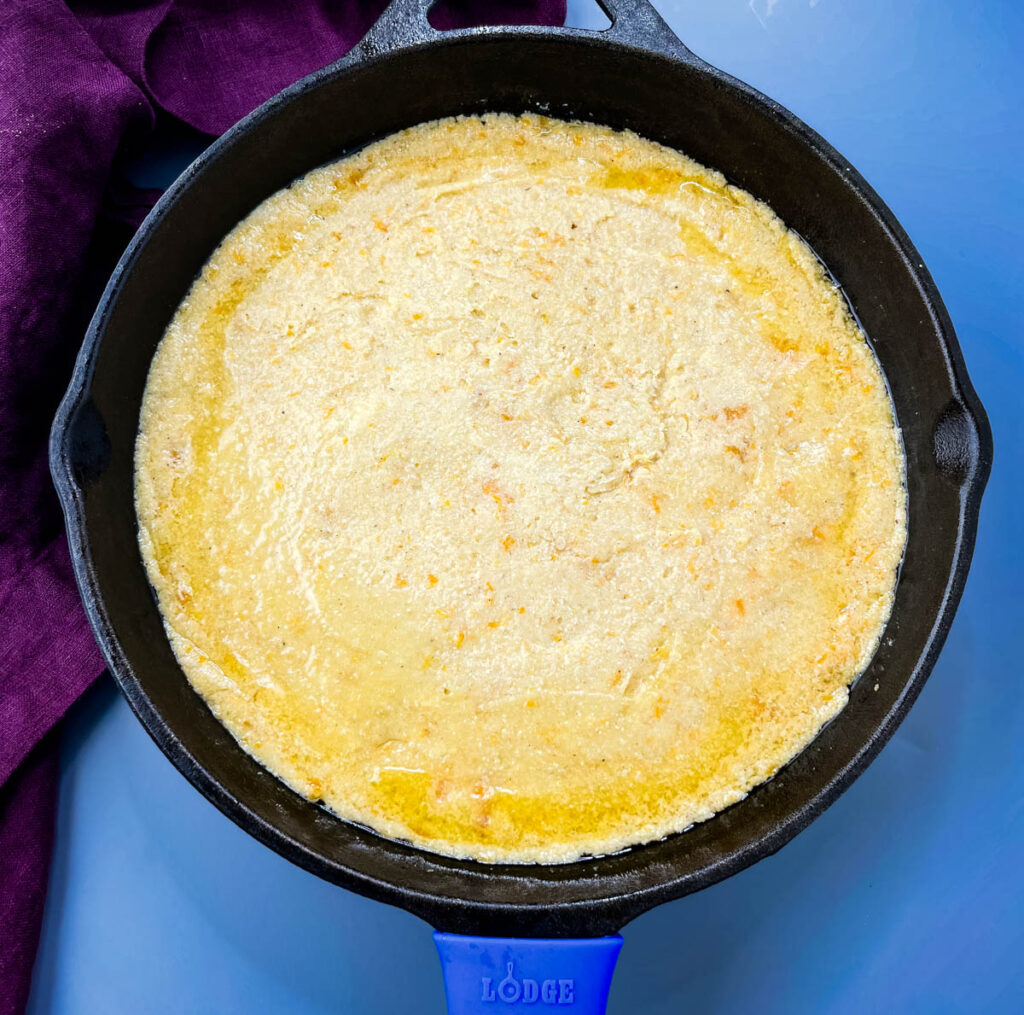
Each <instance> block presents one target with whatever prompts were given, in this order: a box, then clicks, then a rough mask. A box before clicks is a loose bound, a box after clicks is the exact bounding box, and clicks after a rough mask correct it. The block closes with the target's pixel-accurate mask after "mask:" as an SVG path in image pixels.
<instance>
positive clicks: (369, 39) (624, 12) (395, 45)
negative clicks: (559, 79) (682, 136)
mask: <svg viewBox="0 0 1024 1015" xmlns="http://www.w3.org/2000/svg"><path fill="white" fill-rule="evenodd" d="M436 2H437V0H391V2H390V3H389V4H388V5H387V7H385V8H384V10H383V11H382V12H381V15H380V17H379V18H378V19H377V21H376V23H375V24H374V25H373V26H372V27H371V28H370V30H369V31H368V32H367V33H366V35H365V36H364V37H363V39H362V40H361V41H360V42H359V43H357V45H356V46H355V47H354V48H353V50H352V59H365V58H367V57H371V58H372V57H375V56H381V55H385V54H387V53H389V52H392V51H394V50H396V49H401V48H403V47H405V46H416V45H420V44H423V43H428V42H433V41H435V40H437V39H439V38H441V37H442V36H443V35H487V34H488V33H490V32H502V31H506V30H507V28H508V26H502V25H499V26H494V27H484V28H470V29H461V30H454V31H450V32H449V31H440V30H438V29H436V28H434V27H433V26H432V25H431V24H430V22H429V20H428V17H427V16H428V15H429V13H430V8H431V7H433V6H434V4H435V3H436ZM597 3H598V5H599V6H600V8H601V9H602V10H603V11H604V12H605V14H607V15H608V20H609V21H610V22H611V25H610V26H609V27H608V28H607V29H605V30H604V31H603V32H600V33H594V32H592V31H591V30H589V29H582V28H539V27H536V26H525V27H524V28H521V29H518V30H520V31H525V32H528V33H530V34H533V33H536V34H540V35H568V36H580V35H592V34H601V35H604V36H606V37H607V38H609V39H611V40H613V41H615V42H619V43H623V44H625V45H629V46H638V47H640V48H642V49H648V50H653V51H654V52H658V53H664V54H666V55H669V56H674V57H676V58H678V59H683V60H690V61H693V60H696V57H694V55H693V54H692V53H691V52H690V51H689V50H688V49H687V48H686V47H685V46H684V45H683V43H682V42H680V40H679V38H678V37H677V36H676V34H675V33H674V32H673V31H672V29H671V28H669V27H668V25H667V24H666V23H665V22H664V21H663V20H662V18H661V15H660V14H658V12H657V11H656V10H655V9H654V6H653V5H652V4H651V2H650V0H597ZM514 30H516V29H514Z"/></svg>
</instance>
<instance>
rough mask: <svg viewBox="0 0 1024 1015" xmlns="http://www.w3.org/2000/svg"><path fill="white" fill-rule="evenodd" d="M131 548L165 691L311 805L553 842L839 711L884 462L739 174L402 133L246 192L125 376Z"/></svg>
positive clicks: (857, 360) (879, 562) (752, 770)
mask: <svg viewBox="0 0 1024 1015" xmlns="http://www.w3.org/2000/svg"><path fill="white" fill-rule="evenodd" d="M136 469H137V476H136V479H137V488H136V497H137V509H138V518H139V540H140V544H141V548H142V553H143V556H144V559H145V562H146V566H147V568H148V571H149V576H150V579H151V581H152V583H153V586H154V588H155V590H156V593H157V595H158V597H159V602H160V607H161V610H162V612H163V616H164V619H165V623H166V626H167V631H168V635H169V637H170V639H171V643H172V645H173V647H174V650H175V652H176V654H177V657H178V659H179V661H180V663H181V666H182V668H183V669H184V671H185V673H186V674H187V676H188V678H189V680H190V681H191V682H192V684H193V685H194V686H195V688H196V689H197V690H198V692H199V693H200V694H201V695H202V696H203V697H204V698H205V699H206V701H207V702H208V704H209V706H210V707H211V708H212V709H213V711H214V713H215V714H216V715H217V717H218V718H219V719H220V720H221V722H223V723H224V725H225V726H226V727H227V728H228V729H229V730H230V731H231V732H232V733H233V734H234V736H235V737H237V738H238V740H239V742H240V743H241V744H242V745H243V747H244V748H245V749H246V750H247V751H249V752H250V753H251V754H252V755H253V756H254V757H255V758H257V759H258V760H259V761H261V762H262V763H263V764H265V765H266V766H267V768H269V769H270V770H271V771H272V772H274V773H276V774H277V775H278V776H280V778H282V779H283V780H285V781H286V782H287V783H288V784H289V785H290V786H292V787H294V788H295V789H296V790H297V791H298V792H300V793H302V794H304V795H305V796H307V797H308V798H310V799H311V800H318V801H322V802H323V803H324V804H325V805H326V806H328V807H329V808H331V809H332V810H333V811H335V812H337V813H338V814H339V815H341V816H342V817H344V818H349V819H352V820H355V821H359V822H362V823H364V824H366V825H369V826H371V827H372V828H374V829H376V830H377V831H379V832H381V833H383V834H385V835H388V836H392V837H396V838H401V839H406V840H409V841H411V842H413V843H415V844H417V845H419V846H422V847H424V848H426V849H430V850H434V851H437V852H441V853H447V854H451V855H455V856H468V857H475V858H478V859H482V860H490V861H498V860H500V861H513V862H537V861H539V862H556V861H566V860H572V859H574V858H577V857H579V856H581V855H584V854H594V853H606V852H609V851H612V850H616V849H620V848H622V847H624V846H628V845H630V844H633V843H639V842H644V841H648V840H651V839H655V838H658V837H661V836H664V835H666V834H667V833H669V832H674V831H679V830H681V829H684V828H686V827H687V826H689V825H691V824H693V823H694V822H696V821H701V820H704V819H705V818H708V817H710V816H711V815H712V814H714V813H715V812H716V811H718V810H720V809H721V808H723V807H725V806H727V805H728V804H730V803H733V802H734V801H736V800H739V799H740V798H741V797H743V796H744V795H745V794H746V793H747V792H748V791H749V790H750V789H751V788H752V787H753V786H755V785H756V784H758V783H760V782H762V781H763V780H765V779H767V778H769V777H770V776H771V775H772V774H773V773H774V772H775V771H776V770H777V769H778V768H779V767H780V766H781V765H784V764H785V763H786V762H787V761H788V760H789V759H791V758H792V757H793V756H794V755H795V754H796V753H797V752H798V751H800V749H801V748H802V747H803V746H804V745H805V744H807V742H808V741H809V740H810V739H811V738H812V737H814V735H815V734H816V733H817V732H818V730H819V729H820V728H821V726H822V724H823V723H825V722H826V721H827V720H829V719H830V718H832V717H833V716H834V715H835V714H836V713H837V712H838V711H839V710H840V709H841V708H842V707H843V705H844V703H845V702H846V700H847V686H848V685H849V683H850V682H851V680H853V678H854V677H856V676H857V674H858V673H859V672H860V671H861V670H862V669H863V668H864V666H865V665H866V664H867V662H868V660H869V658H870V656H871V654H872V652H873V650H874V648H875V645H876V643H877V641H878V638H879V636H880V632H881V630H882V628H883V625H884V623H885V620H886V618H887V616H888V614H889V609H890V605H891V602H892V593H893V585H894V581H895V574H896V568H897V565H898V562H899V560H900V555H901V553H902V550H903V545H904V539H905V517H904V488H903V480H902V477H903V459H902V451H901V445H900V441H899V435H898V432H897V430H896V428H895V426H894V422H893V416H892V412H891V408H890V403H889V399H888V395H887V392H886V388H885V384H884V382H883V378H882V376H881V373H880V371H879V368H878V365H877V363H876V361H875V359H874V358H873V356H872V353H871V351H870V349H869V348H868V345H867V342H866V341H865V339H864V336H863V335H862V334H861V332H860V331H859V330H858V328H857V326H856V324H855V323H854V321H853V320H852V319H851V317H850V315H849V313H848V312H847V309H846V307H845V304H844V301H843V298H842V296H841V295H840V293H839V292H838V291H837V290H836V289H835V287H834V286H833V285H832V284H831V283H830V282H829V281H828V280H827V279H826V278H825V276H824V275H823V273H822V271H821V269H820V267H819V265H818V263H817V262H816V260H815V258H814V256H813V255H812V254H811V252H810V250H809V249H808V248H807V247H806V246H805V245H804V243H803V242H802V241H801V240H800V239H799V238H798V237H797V236H795V235H794V234H793V233H791V232H788V231H787V230H786V228H785V226H784V225H783V224H782V223H781V222H780V221H779V220H778V218H776V217H775V215H774V214H773V213H772V212H771V210H770V209H769V208H767V207H766V206H765V205H764V204H761V203H759V202H757V201H756V200H754V199H753V198H752V197H751V196H750V195H749V194H747V193H745V192H744V191H741V190H738V189H736V188H735V187H732V186H728V185H726V183H725V182H724V180H723V179H722V177H721V176H719V175H718V174H717V173H714V172H711V171H710V170H707V169H704V168H702V167H701V166H699V165H697V164H696V163H694V162H692V161H690V160H689V159H687V158H685V157H684V156H682V155H680V154H678V153H676V152H674V151H670V150H668V149H665V148H662V147H660V146H658V145H655V144H652V143H650V142H648V141H645V140H643V139H641V138H639V137H637V136H635V135H633V134H630V133H618V132H614V131H612V130H609V129H606V128H603V127H597V126H592V125H585V124H578V123H573V124H570V123H565V122H561V121H557V120H551V119H547V118H543V117H536V116H526V117H512V116H508V115H501V116H497V115H491V116H485V117H483V118H460V119H451V120H444V121H441V122H438V123H430V124H424V125H421V126H419V127H415V128H412V129H411V130H407V131H404V132H403V133H400V134H397V135H395V136H393V137H390V138H387V139H386V140H384V141H381V142H379V143H377V144H374V145H371V146H370V147H369V148H367V149H365V150H364V151H362V152H360V153H359V154H357V155H354V156H352V157H350V158H347V159H344V160H342V161H340V162H337V163H335V164H334V165H330V166H326V167H324V168H322V169H318V170H316V171H315V172H312V173H310V174H309V175H308V176H306V177H304V178H302V179H301V180H299V181H297V182H296V183H295V184H293V185H292V186H291V187H289V188H288V189H287V190H285V191H282V192H281V193H279V194H276V195H275V196H273V197H271V198H270V199H269V200H267V201H266V202H264V203H263V204H262V205H261V206H260V207H258V208H257V209H256V210H255V211H254V212H253V213H252V214H251V215H250V216H249V217H248V218H247V219H245V221H243V222H242V223H241V224H240V225H239V226H238V227H237V228H236V229H235V230H234V231H233V232H232V233H231V234H230V235H229V236H228V237H227V239H225V240H224V242H223V243H222V244H221V246H220V247H219V248H218V249H217V251H216V252H215V253H214V255H213V256H212V257H211V258H210V261H209V263H208V264H207V265H206V267H205V268H204V269H203V271H202V274H201V275H200V277H199V278H198V280H197V281H196V283H195V285H194V286H193V288H192V290H191V292H190V293H189V295H188V297H187V298H186V300H185V301H184V303H182V305H181V307H180V308H179V310H178V312H177V314H176V316H175V318H174V320H173V321H172V323H171V325H170V327H169V328H168V329H167V333H166V335H165V336H164V338H163V341H162V343H161V345H160V347H159V349H158V351H157V354H156V357H155V359H154V361H153V366H152V370H151V373H150V377H149V382H148V387H147V389H146V395H145V402H144V405H143V412H142V425H141V429H140V432H139V438H138V446H137V452H136Z"/></svg>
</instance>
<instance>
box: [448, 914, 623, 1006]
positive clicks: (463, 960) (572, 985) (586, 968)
mask: <svg viewBox="0 0 1024 1015" xmlns="http://www.w3.org/2000/svg"><path fill="white" fill-rule="evenodd" d="M434 943H435V944H436V945H437V951H438V954H439V955H440V956H441V968H442V971H443V973H444V986H445V992H446V994H447V995H448V1015H497V1013H498V1012H515V1011H522V1012H534V1013H540V1012H549V1011H550V1012H556V1011H564V1012H567V1013H569V1012H571V1013H572V1015H605V1010H606V1008H607V1005H608V988H609V987H610V986H611V982H612V972H613V970H614V969H615V960H616V959H617V958H618V957H619V949H620V948H621V947H622V938H621V937H619V936H618V935H617V934H616V935H614V936H612V937H591V938H514V937H471V936H468V935H463V934H443V933H440V932H438V933H436V934H434Z"/></svg>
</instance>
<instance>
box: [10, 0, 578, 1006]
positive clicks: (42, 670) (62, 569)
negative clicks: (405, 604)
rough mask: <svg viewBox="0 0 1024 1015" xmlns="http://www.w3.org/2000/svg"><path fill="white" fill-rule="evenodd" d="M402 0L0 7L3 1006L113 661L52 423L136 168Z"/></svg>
mask: <svg viewBox="0 0 1024 1015" xmlns="http://www.w3.org/2000/svg"><path fill="white" fill-rule="evenodd" d="M383 6H384V0H334V2H329V0H248V2H241V0H134V2H122V3H115V2H111V0H78V2H75V0H70V2H63V0H2V2H0V1015H16V1013H20V1012H22V1011H23V1010H24V1006H25V1002H26V999H27V997H28V991H29V985H30V982H31V969H32V961H33V958H34V954H35V949H36V943H37V941H38V937H39V928H40V921H41V919H42V910H43V901H44V898H45V891H46V877H47V870H48V866H49V857H50V847H51V841H52V836H53V808H54V801H55V798H56V779H57V766H56V761H55V759H56V753H55V738H54V737H52V736H49V737H48V736H47V733H48V732H49V731H50V730H51V729H52V728H53V726H54V725H55V724H56V723H57V722H58V721H59V720H60V719H61V717H62V716H63V715H64V713H65V712H66V710H67V709H68V707H69V706H70V705H71V704H72V702H74V701H75V699H76V698H77V697H78V696H79V695H80V694H81V693H82V691H84V690H85V688H86V687H87V686H88V685H89V684H90V683H91V682H92V681H93V680H94V679H95V678H96V677H97V676H98V675H99V674H100V673H101V672H102V670H103V660H102V659H101V657H100V655H99V652H98V651H97V649H96V646H95V644H94V642H93V639H92V635H91V633H90V631H89V628H88V625H87V623H86V620H85V616H84V614H83V612H82V609H81V606H80V603H79V600H78V594H77V592H76V590H75V587H74V581H73V579H72V574H71V566H70V561H69V559H68V552H67V547H66V544H65V541H64V536H63V520H62V518H61V516H60V511H59V508H58V506H57V502H56V498H55V495H54V493H53V490H52V488H51V485H50V478H49V471H48V467H47V458H46V442H47V434H48V431H49V427H50V421H51V420H52V418H53V414H54V411H55V410H56V407H57V403H58V401H59V400H60V397H61V395H62V393H63V391H64V389H65V387H66V385H67V382H68V379H69V377H70V373H71V365H72V362H73V360H74V356H75V353H76V351H77V349H78V346H79V343H80V342H81V338H82V334H83V331H84V328H85V324H86V322H87V320H88V316H89V314H90V313H91V310H92V308H93V306H94V305H95V302H96V298H97V296H98V293H99V291H100V288H101V286H102V284H103V282H104V280H105V276H106V275H107V274H108V273H109V271H110V269H111V267H112V266H113V263H114V262H115V260H116V257H117V254H118V253H119V251H120V249H121V248H122V247H123V245H124V243H125V242H126V241H127V238H128V237H129V236H130V234H131V231H132V229H133V228H134V227H135V226H136V225H137V224H138V221H139V220H140V218H141V216H142V215H143V214H144V212H145V209H146V206H147V203H148V199H151V195H146V194H142V193H139V192H134V193H133V191H132V189H131V188H130V187H129V186H128V185H127V184H126V183H125V181H124V180H123V179H122V178H121V176H120V173H119V169H120V167H121V166H122V165H123V163H124V159H125V157H126V156H129V155H130V154H131V153H132V152H133V151H137V150H138V149H139V147H140V146H141V145H142V144H144V142H145V140H146V138H147V137H148V136H149V134H150V132H151V131H152V129H153V127H154V124H155V122H156V118H157V114H158V113H162V114H170V115H171V116H174V117H177V118H178V119H180V120H182V121H184V122H185V123H187V124H189V125H191V126H192V127H194V128H196V129H198V130H200V131H203V132H205V133H208V134H217V133H220V132H222V131H223V130H225V129H226V128H227V127H229V126H230V125H231V124H232V123H234V122H235V121H236V120H237V119H238V118H239V117H241V116H243V115H244V114H245V113H248V112H249V111H250V110H251V109H252V108H254V107H255V106H256V105H258V104H259V103H260V102H262V101H263V100H264V99H266V98H268V97H269V96H271V95H273V94H274V93H275V92H277V91H279V90H280V89H281V88H283V87H284V86H285V85H287V84H290V83H291V82H292V81H294V80H296V79H297V78H299V77H301V76H302V75H304V74H306V73H308V72H310V71H312V70H315V69H316V68H317V67H320V66H323V65H324V64H327V63H330V62H331V61H333V60H335V59H337V58H338V57H339V56H341V55H342V54H343V53H344V52H345V51H346V50H347V49H348V48H349V47H350V46H352V45H353V44H354V43H355V42H356V41H357V40H358V39H359V38H360V37H361V36H362V35H363V33H364V32H365V31H366V29H367V28H369V26H370V25H371V24H372V22H373V21H374V19H375V18H376V17H377V15H378V14H379V12H380V10H381V9H382V7H383ZM431 17H432V21H433V22H434V24H435V25H436V26H437V27H440V28H445V27H456V26H460V25H469V24H515V23H539V24H561V23H562V21H563V20H564V17H565V0H479V2H477V3H475V4H473V3H470V2H467V0H446V2H443V3H442V4H441V5H439V6H438V8H436V9H435V12H434V14H432V16H431Z"/></svg>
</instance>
